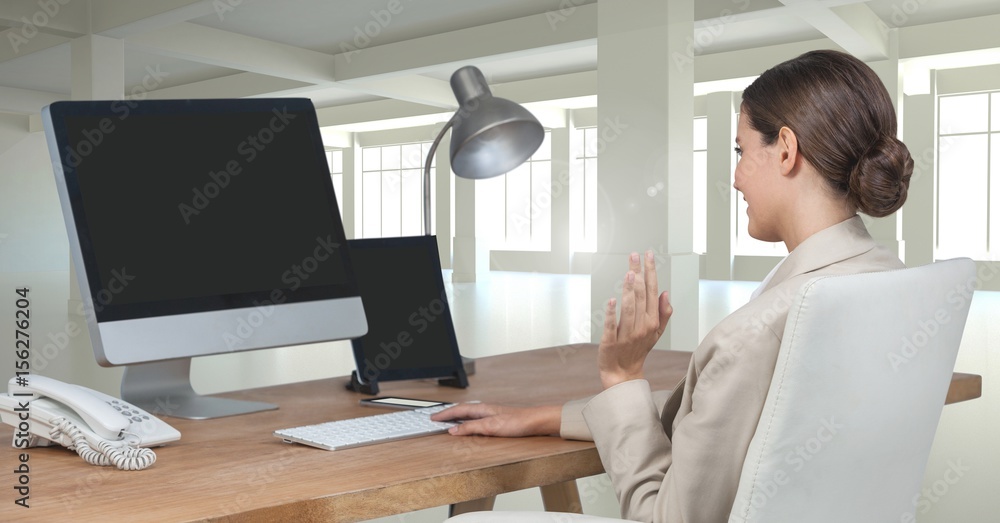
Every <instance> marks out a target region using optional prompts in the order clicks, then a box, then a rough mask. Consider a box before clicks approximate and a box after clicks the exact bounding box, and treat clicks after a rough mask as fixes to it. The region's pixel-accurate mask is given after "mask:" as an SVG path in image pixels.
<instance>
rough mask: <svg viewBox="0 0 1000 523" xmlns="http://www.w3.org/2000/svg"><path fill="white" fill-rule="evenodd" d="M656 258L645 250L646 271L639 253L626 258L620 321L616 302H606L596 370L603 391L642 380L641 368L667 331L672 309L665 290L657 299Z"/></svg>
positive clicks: (611, 300)
mask: <svg viewBox="0 0 1000 523" xmlns="http://www.w3.org/2000/svg"><path fill="white" fill-rule="evenodd" d="M658 290H659V289H658V288H657V281H656V259H655V258H654V256H653V251H646V260H645V270H643V267H642V266H641V265H640V263H639V254H638V253H632V255H631V256H629V272H628V273H627V274H626V275H625V285H624V287H623V288H622V310H621V320H620V321H616V318H615V300H614V298H612V299H610V300H608V305H607V309H606V310H605V313H604V334H602V335H601V345H600V348H599V349H598V352H597V368H598V370H599V371H600V373H601V383H602V384H603V385H604V388H605V389H607V388H609V387H613V386H615V385H617V384H619V383H621V382H623V381H629V380H635V379H642V377H643V374H642V365H643V363H645V361H646V355H647V354H649V351H650V350H652V348H653V345H654V344H655V343H656V340H658V339H660V335H662V334H663V330H664V329H666V328H667V320H669V319H670V315H671V314H673V312H674V309H673V307H672V306H671V305H670V300H669V298H668V296H667V293H666V291H664V292H663V293H662V294H660V295H659V297H657V291H658Z"/></svg>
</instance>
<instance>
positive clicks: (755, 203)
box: [733, 110, 783, 242]
mask: <svg viewBox="0 0 1000 523" xmlns="http://www.w3.org/2000/svg"><path fill="white" fill-rule="evenodd" d="M748 120H749V119H748V118H747V117H745V114H744V113H743V111H742V110H741V111H740V118H739V123H738V125H737V127H736V151H737V153H738V156H739V161H738V162H737V164H736V173H735V181H734V182H733V187H734V188H735V189H736V190H737V191H739V192H740V193H742V194H743V199H744V200H745V201H746V202H747V229H748V232H749V233H750V236H752V237H754V238H756V239H758V240H761V241H768V242H778V241H782V240H783V238H781V235H780V227H779V225H780V224H781V221H780V217H781V212H780V209H781V206H782V198H781V191H780V189H781V188H782V187H781V186H780V184H779V182H780V181H781V171H780V164H779V158H778V154H777V148H778V147H777V144H775V145H764V144H763V141H762V139H761V134H760V133H759V132H757V131H755V130H753V129H752V128H751V127H750V124H749V123H748Z"/></svg>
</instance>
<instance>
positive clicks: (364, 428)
mask: <svg viewBox="0 0 1000 523" xmlns="http://www.w3.org/2000/svg"><path fill="white" fill-rule="evenodd" d="M453 405H454V404H448V405H438V406H436V407H427V408H423V409H413V410H401V411H398V412H390V413H387V414H376V415H374V416H364V417H361V418H352V419H345V420H339V421H331V422H328V423H320V424H317V425H306V426H304V427H294V428H290V429H282V430H276V431H274V435H275V436H276V437H279V438H281V439H282V440H284V441H285V443H302V444H303V445H310V446H313V447H318V448H321V449H325V450H342V449H349V448H353V447H360V446H363V445H374V444H376V443H383V442H386V441H395V440H399V439H406V438H415V437H418V436H429V435H431V434H440V433H442V432H447V431H448V429H449V428H451V427H454V426H455V425H458V423H449V422H440V421H431V414H434V413H435V412H439V411H442V410H444V409H446V408H448V407H451V406H453Z"/></svg>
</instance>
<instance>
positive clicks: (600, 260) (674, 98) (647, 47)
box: [591, 0, 699, 350]
mask: <svg viewBox="0 0 1000 523" xmlns="http://www.w3.org/2000/svg"><path fill="white" fill-rule="evenodd" d="M627 5H628V7H629V9H623V6H622V5H621V4H620V3H617V2H600V3H598V8H599V11H598V27H597V39H598V55H597V63H598V74H599V75H600V78H601V81H600V82H599V83H598V100H599V101H600V102H599V104H598V135H599V141H600V144H599V157H598V162H599V163H598V178H597V184H598V191H599V196H598V209H597V210H598V232H597V243H598V244H597V252H596V253H595V255H594V257H593V263H592V267H591V308H592V309H593V310H594V311H595V312H596V311H601V310H603V308H604V304H605V303H606V302H607V300H608V299H609V298H612V297H616V298H617V297H620V295H621V285H622V281H623V278H624V276H625V273H626V271H627V270H628V264H627V257H628V254H629V253H630V252H633V251H637V252H640V253H641V252H643V251H644V250H647V249H653V250H654V252H655V253H656V255H657V272H658V274H659V282H660V287H661V289H665V290H668V291H669V292H670V295H671V301H672V302H673V304H674V316H673V318H672V319H671V321H670V324H669V326H668V328H667V332H665V333H664V335H663V337H662V338H661V339H660V342H659V343H657V348H673V349H681V350H692V349H694V347H696V346H697V344H698V272H699V271H698V269H699V267H698V265H699V263H698V256H697V255H695V254H694V253H693V252H692V241H693V228H694V206H693V200H694V177H693V174H692V156H693V155H692V136H693V129H692V118H693V113H692V107H693V97H694V95H693V89H694V72H693V60H692V59H693V57H691V56H690V55H689V54H688V43H689V42H690V41H691V40H692V39H693V27H694V26H693V21H694V5H693V2H692V1H691V0H687V1H680V0H679V1H670V2H663V1H661V0H637V1H633V2H628V4H627ZM636 13H641V16H636ZM594 316H595V317H596V318H598V319H597V320H596V321H594V322H593V324H592V329H591V338H592V339H593V340H594V341H597V340H599V339H600V337H601V330H602V324H601V322H600V320H599V318H600V314H595V315H594Z"/></svg>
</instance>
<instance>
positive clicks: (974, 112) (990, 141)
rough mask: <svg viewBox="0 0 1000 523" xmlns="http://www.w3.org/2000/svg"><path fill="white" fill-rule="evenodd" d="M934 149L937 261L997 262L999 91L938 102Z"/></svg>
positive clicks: (999, 225)
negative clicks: (991, 260)
mask: <svg viewBox="0 0 1000 523" xmlns="http://www.w3.org/2000/svg"><path fill="white" fill-rule="evenodd" d="M937 148H938V177H937V236H936V237H937V245H936V249H935V256H936V257H937V258H939V259H940V258H953V257H957V256H969V257H972V258H977V259H991V257H995V256H996V255H997V254H1000V91H996V92H987V93H974V94H961V95H950V96H940V97H939V98H938V143H937ZM991 255H992V256H991Z"/></svg>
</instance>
